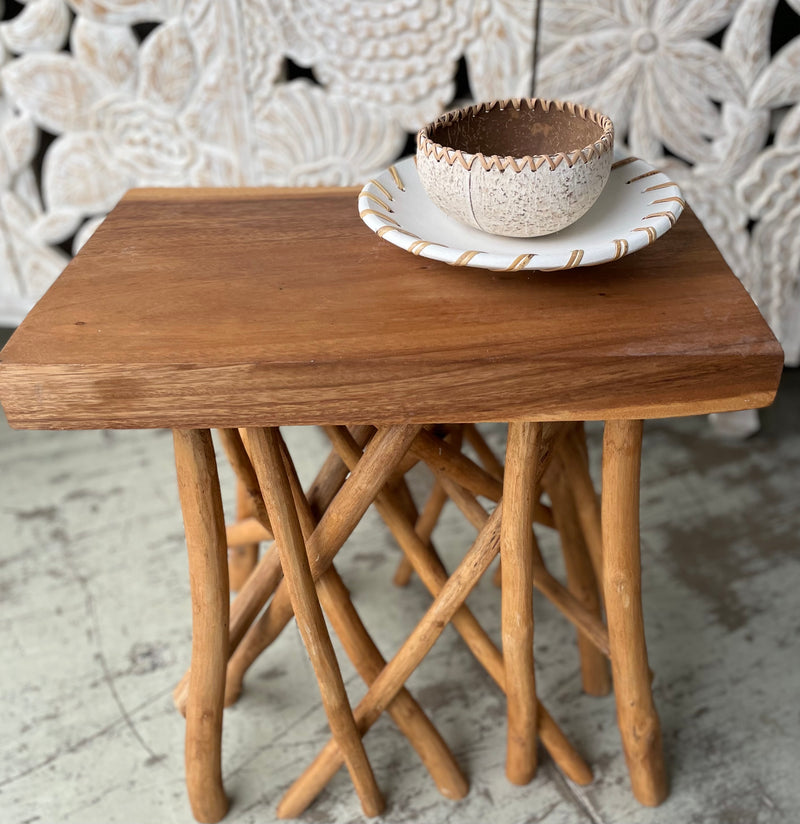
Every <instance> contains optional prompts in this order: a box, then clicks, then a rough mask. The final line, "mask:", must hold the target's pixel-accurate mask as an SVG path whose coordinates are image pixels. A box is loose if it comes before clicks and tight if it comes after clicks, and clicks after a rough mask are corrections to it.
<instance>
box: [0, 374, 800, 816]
mask: <svg viewBox="0 0 800 824" xmlns="http://www.w3.org/2000/svg"><path fill="white" fill-rule="evenodd" d="M799 389H800V381H799V380H798V374H797V373H796V372H795V373H791V374H789V375H787V380H786V381H785V385H784V387H783V388H782V391H781V395H780V402H779V405H778V406H777V407H776V408H774V409H773V410H769V411H768V412H767V413H766V414H765V416H764V421H765V430H764V431H763V432H762V433H761V434H760V435H758V436H757V437H756V438H754V439H751V440H749V441H746V442H744V443H736V442H729V441H724V440H722V439H721V438H720V437H719V436H718V435H716V434H715V433H714V432H713V431H712V430H711V429H710V428H709V426H708V423H707V421H706V420H705V419H688V420H672V421H663V422H653V423H650V424H648V425H647V427H646V429H645V458H644V468H643V494H642V531H643V536H642V538H643V559H644V563H643V566H644V593H645V611H646V620H647V632H648V646H649V651H650V659H651V665H652V667H653V669H654V670H655V672H656V679H655V683H654V689H655V695H656V700H657V704H658V708H659V711H660V713H661V719H662V724H663V729H664V744H665V750H666V757H667V760H668V764H669V772H670V778H671V785H672V792H671V795H670V798H669V800H668V801H667V802H666V803H665V804H664V805H663V806H662V807H661V808H659V809H657V810H647V809H644V808H641V807H639V806H638V805H637V804H636V803H635V802H634V801H633V799H632V798H631V795H630V792H629V790H628V785H627V778H626V772H625V765H624V759H623V757H622V754H621V750H620V743H619V738H618V734H617V731H616V727H615V719H614V704H613V698H612V697H607V698H599V699H598V698H590V697H588V696H585V695H583V694H582V693H581V690H580V684H579V677H578V662H577V657H576V653H575V645H574V633H573V632H572V630H571V629H570V628H569V626H567V625H566V624H565V622H564V621H563V620H562V619H561V618H560V616H559V615H558V614H556V613H555V612H554V610H553V609H551V608H550V607H549V605H548V604H546V603H542V601H541V599H539V600H538V601H537V604H536V618H537V624H536V657H537V677H538V688H539V692H540V696H541V698H542V700H543V701H544V702H545V703H546V705H547V706H548V708H549V709H550V711H551V713H552V714H553V715H554V716H555V717H556V719H557V720H559V721H560V722H561V723H562V725H563V727H564V728H565V730H566V731H567V733H568V734H569V735H570V737H571V738H572V739H573V741H574V742H575V743H576V744H577V745H578V747H579V748H580V749H581V751H582V752H583V753H584V754H585V755H586V756H587V758H588V759H589V760H590V762H591V763H592V764H593V766H594V767H595V771H596V780H595V782H594V784H593V785H592V786H591V787H589V788H585V789H581V788H577V787H575V786H573V785H571V784H570V783H569V782H567V781H566V780H565V779H563V778H562V777H561V776H560V774H559V773H558V772H557V771H556V770H555V769H554V767H553V766H552V764H551V762H550V761H549V760H548V759H547V758H546V757H543V759H542V765H541V769H540V771H539V773H538V775H537V777H536V779H535V780H534V782H533V783H532V784H531V785H530V786H529V787H526V788H518V787H512V786H510V785H509V784H508V783H507V782H506V780H505V778H504V775H503V758H504V704H503V700H502V698H501V696H500V694H499V693H498V690H497V689H496V688H495V687H494V685H493V683H492V682H491V681H490V680H489V678H488V677H487V676H486V675H485V674H484V673H483V671H482V670H481V669H480V668H479V666H478V665H477V664H476V663H475V662H474V660H473V659H472V658H471V656H470V654H469V653H468V652H467V651H466V649H465V647H464V645H463V644H462V643H461V642H460V640H459V639H458V637H457V636H456V635H455V633H454V632H453V631H452V630H451V629H448V630H447V631H446V632H445V634H444V635H443V637H442V638H441V639H440V641H439V643H438V644H437V645H436V646H435V647H434V649H433V651H432V653H431V654H430V655H429V657H428V659H426V662H425V664H424V665H423V667H422V668H421V669H420V670H419V671H418V672H417V673H415V675H414V676H413V678H412V679H411V681H410V687H411V688H412V690H413V692H414V693H415V695H416V696H417V698H418V699H419V701H420V702H421V703H422V704H423V706H424V707H425V708H426V709H427V710H428V711H429V713H430V714H431V715H432V717H433V719H434V721H435V723H436V724H437V725H438V726H439V728H440V729H441V731H442V732H443V734H444V736H445V738H446V739H447V740H448V742H449V743H450V745H451V747H452V749H453V750H454V752H455V753H456V755H457V757H458V758H459V760H460V762H461V763H462V765H463V767H464V768H465V770H466V771H467V773H468V774H469V776H470V778H471V782H472V788H471V791H470V793H469V795H468V796H467V798H466V799H464V800H463V801H461V802H459V803H455V804H454V803H451V802H449V801H447V800H445V799H443V798H442V797H441V796H439V795H438V793H437V792H436V790H435V789H434V787H433V786H432V782H431V781H430V780H429V779H428V777H427V775H426V773H425V772H424V769H423V768H422V766H421V765H420V763H419V762H418V760H417V758H416V756H415V755H414V753H413V751H412V750H411V749H410V747H409V746H408V744H407V743H406V742H405V741H404V740H403V739H402V737H401V736H400V735H399V734H398V733H397V732H396V731H395V729H394V728H393V727H392V725H391V723H390V722H389V721H388V720H386V719H385V718H384V719H382V720H381V721H380V722H379V723H378V724H377V725H376V727H375V728H374V729H373V731H372V732H370V734H369V735H368V736H367V739H366V741H367V748H368V751H369V754H370V756H371V759H372V762H373V764H374V767H375V771H376V774H377V778H378V781H379V783H380V785H381V787H382V788H383V789H384V791H385V793H386V796H387V801H388V809H387V812H386V815H385V820H386V821H387V822H392V824H394V823H395V822H397V823H398V824H399V823H400V822H402V823H403V824H406V823H407V824H411V822H414V823H415V824H428V823H430V824H433V822H445V821H453V822H460V823H462V822H463V824H469V822H486V821H492V822H503V823H504V824H505V823H506V822H507V823H508V824H511V823H513V824H518V822H542V821H546V822H548V824H566V822H572V823H574V822H584V821H586V822H614V824H620V822H636V824H650V822H681V824H699V822H720V824H723V822H724V824H739V822H741V824H772V822H797V821H800V701H798V691H799V690H800V618H799V617H798V616H799V615H800V611H798V594H797V593H798V591H799V590H800V553H798V548H800V511H798V501H800V413H799V412H798V408H799V405H798V399H799V398H800V391H798V390H799ZM598 432H599V429H598V428H597V427H592V433H591V434H592V439H593V446H594V447H595V448H594V456H595V457H596V456H597V455H596V453H597V449H596V446H597V435H598ZM490 433H491V436H492V437H493V438H495V439H498V440H499V439H500V438H502V430H500V429H499V428H492V429H491V430H490ZM287 434H288V440H289V443H290V447H291V449H292V450H293V453H294V454H295V456H296V459H297V460H298V463H299V465H300V470H301V474H302V475H303V476H304V477H305V478H308V477H309V475H310V474H313V472H314V471H315V469H316V466H317V464H318V462H319V460H320V458H321V456H322V455H323V453H324V442H323V439H322V436H321V435H320V434H319V433H318V432H316V431H315V430H308V429H303V430H291V431H289V432H288V433H287ZM223 481H224V482H225V483H226V484H228V490H229V491H230V488H231V487H230V476H229V473H228V472H227V470H226V468H223ZM419 481H420V484H421V485H424V479H423V478H421V477H420V478H419ZM230 497H231V496H230V495H228V499H230ZM472 535H473V533H472V532H471V530H470V529H469V528H468V527H466V526H465V525H464V524H463V523H462V521H461V520H460V518H459V517H458V516H457V514H456V513H455V512H454V511H452V510H451V509H450V508H448V509H447V510H446V511H445V516H444V518H443V521H442V522H441V524H440V527H439V528H438V529H437V532H436V533H435V536H434V537H435V539H436V541H437V543H438V546H439V548H440V550H441V551H442V553H443V555H444V556H445V557H446V559H447V560H448V563H449V564H451V565H452V564H453V563H455V562H456V561H457V559H458V557H459V555H460V553H462V552H463V550H464V548H465V546H466V544H467V543H468V542H469V541H470V540H471V538H472ZM542 539H543V540H542V543H543V545H544V548H545V550H546V555H547V557H548V559H552V561H553V568H554V570H558V569H559V565H558V562H557V554H556V553H555V552H554V549H555V547H554V546H553V543H552V541H550V540H549V539H548V538H547V535H546V531H545V532H543V533H542ZM397 557H398V551H397V549H396V547H395V546H394V545H393V543H392V541H391V540H390V538H389V537H388V536H387V534H386V531H385V530H384V529H383V528H382V526H381V524H380V523H379V522H378V520H377V518H376V517H375V516H374V515H373V514H372V513H370V515H369V517H368V518H367V519H366V520H365V522H364V523H363V524H362V525H361V526H360V527H359V529H358V530H357V532H356V534H355V535H354V536H353V539H352V540H351V542H350V543H349V544H348V545H347V546H346V547H345V549H344V550H343V552H342V554H341V556H340V558H341V563H340V571H341V572H342V574H343V577H344V578H345V580H346V581H347V583H348V585H349V586H350V589H351V591H352V594H353V597H354V599H355V601H356V604H357V606H358V607H359V608H360V609H361V611H362V614H363V616H364V618H365V621H366V623H367V625H368V626H369V627H370V628H371V629H372V630H373V631H374V634H375V636H376V638H377V640H378V642H379V644H380V646H381V647H382V649H383V651H384V653H386V654H388V653H391V652H392V650H394V649H395V648H396V647H397V646H398V645H399V643H400V642H401V641H402V640H403V639H404V637H405V636H406V634H407V633H408V632H409V631H410V629H411V628H412V627H413V625H414V623H415V622H416V620H417V619H418V618H419V616H420V615H421V614H422V612H423V611H424V609H425V608H426V605H427V603H428V598H427V596H426V595H425V593H424V592H423V590H422V588H421V586H420V584H419V583H418V582H417V581H416V580H415V581H414V582H413V584H412V585H411V586H410V587H409V588H407V589H405V590H397V589H394V588H393V587H392V586H391V584H390V579H391V575H392V571H393V569H394V565H395V562H396V560H397ZM470 604H471V606H472V607H473V609H474V610H475V612H476V613H477V615H478V617H479V618H480V620H481V621H482V622H483V623H484V624H485V626H486V627H487V628H488V630H489V631H490V632H491V634H492V635H493V636H494V637H495V638H497V637H498V624H499V608H498V607H499V602H498V591H497V590H496V589H495V588H494V587H492V585H491V583H490V581H488V580H484V581H482V582H481V584H480V585H479V587H478V588H477V590H476V591H475V593H474V594H473V595H472V596H471V597H470ZM189 643H190V609H189V601H188V583H187V575H186V558H185V549H184V544H183V537H182V531H181V519H180V513H179V509H178V502H177V495H176V492H175V486H174V468H173V464H172V456H171V439H170V437H169V434H168V433H165V432H105V433H97V432H85V433H81V432H75V433H47V432H30V433H25V432H19V433H17V432H12V431H11V430H10V429H8V427H7V426H6V425H5V422H4V421H2V422H0V702H2V706H3V712H2V713H0V822H2V824H6V823H7V822H9V823H10V822H19V823H20V824H21V823H22V822H44V823H45V824H50V823H51V822H82V823H84V824H88V823H89V822H98V824H99V823H101V822H102V824H110V822H124V824H131V822H172V821H174V822H190V821H191V820H192V819H191V816H190V812H189V808H188V804H187V802H186V798H185V794H184V789H183V755H182V735H183V722H182V719H181V718H180V716H178V715H177V714H176V713H175V711H174V710H173V709H172V705H171V701H170V695H169V693H170V690H171V688H172V686H173V685H174V683H175V682H176V681H177V679H178V678H179V676H180V675H181V673H182V672H183V670H184V668H185V667H186V665H187V663H188V653H189ZM343 669H344V672H345V678H346V681H347V683H348V689H349V690H350V691H351V697H352V698H353V699H357V698H358V697H359V696H360V695H362V694H363V687H362V685H361V683H360V682H359V681H358V679H357V678H356V677H355V676H354V675H353V672H352V670H351V669H350V668H349V667H348V666H347V665H345V666H344V667H343ZM326 737H327V730H326V724H325V719H324V715H323V713H322V711H321V709H320V708H319V705H318V695H317V692H316V686H315V684H314V681H313V679H312V675H311V671H310V666H309V664H308V662H307V660H306V658H305V655H304V653H303V650H302V648H301V646H300V644H299V640H298V637H297V633H296V630H295V628H294V626H293V625H292V626H290V628H288V629H287V630H286V631H285V632H284V633H283V635H282V636H281V637H280V639H279V640H278V642H277V643H276V644H275V645H274V646H273V647H272V648H270V649H269V650H268V651H267V653H266V654H265V655H264V656H263V657H262V659H261V660H260V661H259V662H257V664H256V666H255V667H254V669H253V670H252V671H251V673H250V675H249V677H248V679H247V681H246V692H245V694H244V695H243V697H242V699H241V701H240V702H239V704H238V705H237V706H235V707H233V708H231V709H230V710H227V711H226V715H225V731H224V774H225V781H226V786H227V788H228V791H229V793H230V795H231V797H232V799H233V806H232V808H231V812H230V813H229V817H228V819H226V820H227V821H229V822H231V824H250V823H251V822H252V823H253V824H255V822H267V821H272V820H273V819H274V809H275V805H276V803H277V801H278V799H279V798H280V795H281V793H282V791H283V789H285V787H286V786H287V785H288V784H289V783H290V781H291V780H292V779H293V777H295V776H296V775H297V774H298V773H299V772H300V771H301V769H302V768H303V767H304V766H305V765H306V764H307V763H308V761H309V760H310V759H311V758H312V757H313V755H314V754H315V753H316V751H317V749H318V748H319V746H320V745H321V744H322V743H323V742H324V741H325V740H326ZM360 819H361V816H360V811H359V807H358V805H357V802H356V800H355V798H354V794H353V792H352V790H351V787H350V785H349V782H348V780H347V777H346V774H345V773H344V772H343V771H340V773H339V774H338V775H337V777H336V778H335V780H334V781H333V782H332V784H331V785H330V787H329V788H328V790H326V791H325V793H324V794H323V795H322V796H321V797H320V799H319V800H318V801H317V802H316V804H315V805H314V806H313V807H311V808H310V810H309V811H308V813H307V814H306V817H305V820H306V821H315V822H351V821H357V820H360Z"/></svg>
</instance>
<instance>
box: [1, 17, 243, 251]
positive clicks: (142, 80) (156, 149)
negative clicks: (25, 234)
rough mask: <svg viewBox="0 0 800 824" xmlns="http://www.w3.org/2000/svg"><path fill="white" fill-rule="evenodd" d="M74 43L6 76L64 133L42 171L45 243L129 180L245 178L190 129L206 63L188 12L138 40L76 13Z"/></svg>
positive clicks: (42, 120)
mask: <svg viewBox="0 0 800 824" xmlns="http://www.w3.org/2000/svg"><path fill="white" fill-rule="evenodd" d="M95 5H98V4H95ZM70 46H71V52H72V53H71V54H66V53H63V52H61V53H56V54H53V53H46V52H45V53H29V54H26V55H24V56H22V57H20V58H19V59H17V60H15V61H14V62H13V63H10V64H8V65H7V66H6V67H5V68H4V70H3V75H2V78H3V88H4V92H5V94H6V95H7V96H8V97H9V99H10V100H11V101H13V104H14V106H15V108H16V109H17V110H18V111H20V112H22V113H24V114H26V115H28V116H30V117H31V118H32V119H33V121H34V122H36V123H37V125H39V126H40V127H41V128H43V129H45V130H46V131H49V132H51V133H54V134H57V135H59V137H58V138H57V139H56V140H55V141H54V142H53V144H52V145H51V146H50V147H49V149H48V151H47V153H46V155H45V158H44V164H43V172H42V190H43V195H44V201H45V206H46V207H47V212H48V219H49V223H48V225H47V226H46V227H43V231H44V239H45V240H46V241H47V242H50V243H58V242H60V241H62V240H63V239H65V238H67V237H69V236H70V235H71V234H72V233H73V232H74V231H75V229H76V227H77V226H78V224H79V222H80V221H81V219H82V218H83V217H84V216H87V215H97V214H100V213H104V212H106V211H108V210H109V209H110V208H111V207H112V206H113V205H114V204H115V203H116V201H117V200H118V199H119V198H120V196H121V195H122V194H123V193H124V192H125V191H126V190H127V189H128V188H130V187H132V186H143V185H144V186H148V185H149V186H168V185H187V184H203V183H205V184H209V185H213V184H215V183H216V184H218V185H219V184H223V183H236V182H239V181H238V178H237V175H236V172H235V171H234V163H233V160H232V159H230V158H228V156H227V155H226V154H225V153H224V152H221V151H220V150H219V149H215V148H213V147H211V146H209V145H206V144H204V143H202V142H201V141H200V140H198V139H197V134H196V133H195V132H194V131H193V129H192V125H193V124H195V123H196V122H197V114H196V111H195V109H196V108H197V106H196V103H197V101H196V100H194V97H195V96H196V95H195V92H196V90H197V87H198V73H199V70H198V66H197V64H196V60H195V46H194V44H193V42H192V39H191V36H190V33H189V29H188V27H187V25H186V24H185V22H184V21H183V20H182V19H180V18H173V19H171V20H169V21H168V22H166V23H164V24H163V25H161V26H159V27H158V28H157V29H156V30H154V31H153V32H152V33H151V34H150V35H149V36H148V37H147V38H146V39H145V41H144V42H143V43H142V44H141V46H140V45H139V43H138V42H137V39H136V37H135V36H134V34H133V32H132V31H131V29H130V28H129V27H128V26H126V25H118V24H110V23H98V22H95V21H93V20H91V19H89V18H88V17H78V18H77V20H76V22H75V25H74V26H73V28H72V32H71V40H70Z"/></svg>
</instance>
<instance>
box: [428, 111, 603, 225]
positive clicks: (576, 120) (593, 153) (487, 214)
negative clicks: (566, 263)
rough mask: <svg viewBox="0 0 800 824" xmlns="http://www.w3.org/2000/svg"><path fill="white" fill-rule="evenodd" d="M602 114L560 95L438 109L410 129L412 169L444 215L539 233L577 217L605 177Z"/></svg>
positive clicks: (471, 221) (469, 223)
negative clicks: (414, 132) (413, 142)
mask: <svg viewBox="0 0 800 824" xmlns="http://www.w3.org/2000/svg"><path fill="white" fill-rule="evenodd" d="M613 153H614V125H613V124H612V122H611V119H610V118H609V117H606V116H605V115H603V114H599V113H597V112H594V111H592V110H590V109H587V108H585V107H584V106H581V105H579V104H576V103H565V102H562V101H559V100H542V99H541V98H538V97H535V98H530V99H513V100H495V101H492V102H491V103H479V104H477V105H474V106H469V107H467V108H464V109H459V110H457V111H454V112H448V113H447V114H444V115H442V116H441V117H440V118H439V119H438V120H435V121H433V123H429V124H428V125H427V126H425V127H424V128H423V129H421V130H420V132H419V134H418V135H417V158H416V159H417V171H418V173H419V177H420V181H421V182H422V185H423V187H424V188H425V191H426V192H427V193H428V196H429V197H430V198H431V200H432V201H433V202H434V203H435V204H436V205H437V206H438V207H439V208H440V209H441V210H442V211H443V212H445V214H447V215H449V216H450V217H454V218H456V219H457V220H460V221H461V222H462V223H466V224H467V225H468V226H473V227H474V228H476V229H482V230H483V231H484V232H489V233H491V234H495V235H506V236H508V237H538V236H540V235H547V234H550V233H552V232H557V231H558V230H559V229H563V228H564V227H565V226H569V225H570V224H571V223H574V222H575V221H576V220H577V219H578V218H579V217H581V216H582V215H584V214H585V213H586V212H587V211H588V210H589V209H590V208H591V207H592V204H593V203H594V202H595V201H596V200H597V198H598V197H599V196H600V193H601V192H602V191H603V187H604V186H605V185H606V183H607V181H608V176H609V173H610V171H611V161H612V157H613Z"/></svg>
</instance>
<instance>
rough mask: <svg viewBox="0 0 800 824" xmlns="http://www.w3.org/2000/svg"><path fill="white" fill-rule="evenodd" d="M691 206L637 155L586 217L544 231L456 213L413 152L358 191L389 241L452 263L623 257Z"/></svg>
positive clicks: (483, 265) (566, 263)
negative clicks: (469, 221) (475, 223)
mask: <svg viewBox="0 0 800 824" xmlns="http://www.w3.org/2000/svg"><path fill="white" fill-rule="evenodd" d="M685 205H686V204H685V203H684V200H683V197H682V196H681V191H680V189H679V188H678V185H677V184H676V183H674V182H673V181H671V180H670V179H669V177H668V176H667V175H666V174H665V173H664V172H661V171H659V170H658V169H655V168H654V167H653V166H651V165H650V164H649V163H646V162H645V161H644V160H639V159H638V158H635V157H626V158H623V159H621V160H618V161H616V162H615V163H614V164H613V165H612V167H611V175H610V177H609V180H608V183H607V184H606V186H605V188H604V189H603V193H602V194H601V195H600V197H599V198H598V200H597V202H596V203H595V204H594V206H592V208H591V209H590V210H589V211H588V212H587V213H586V214H585V215H584V216H583V217H582V218H580V220H578V221H576V222H575V223H573V224H572V225H570V226H568V227H567V228H565V229H562V230H561V231H560V232H555V233H553V234H551V235H546V236H544V237H536V238H514V237H502V236H500V235H490V234H487V233H486V232H482V231H480V230H479V229H473V228H470V227H469V226H465V225H464V224H462V223H460V222H459V221H457V220H455V219H453V218H450V217H448V216H447V215H445V214H444V212H442V211H441V210H440V209H439V208H438V207H437V206H435V205H434V203H433V202H432V201H431V200H430V198H429V197H428V195H427V194H426V193H425V190H424V189H423V188H422V184H421V183H420V180H419V176H418V175H417V170H416V168H415V165H414V158H413V157H408V158H405V159H403V160H401V161H400V162H399V163H397V164H396V165H394V166H390V167H389V168H388V169H386V170H385V171H383V172H381V173H380V174H379V175H377V176H376V177H374V178H373V179H372V180H370V181H369V182H368V183H367V184H366V186H364V188H363V189H362V191H361V193H360V194H359V196H358V210H359V214H360V215H361V219H362V220H363V221H364V223H366V225H367V226H368V227H369V228H370V229H372V231H373V232H375V233H376V234H377V235H378V236H379V237H381V238H383V239H384V240H386V241H388V242H389V243H392V244H393V245H395V246H399V247H400V248H401V249H404V250H405V251H407V252H411V253H412V254H414V255H420V256H421V257H425V258H430V259H431V260H438V261H441V262H443V263H448V264H450V265H451V266H473V267H477V268H480V269H497V270H506V271H517V270H520V271H521V270H554V269H573V268H575V267H577V266H596V265H597V264H600V263H608V262H609V261H612V260H619V258H621V257H624V256H625V255H629V254H632V253H633V252H636V251H638V250H639V249H643V248H644V247H645V246H648V245H650V244H651V243H654V242H655V241H656V240H657V239H658V238H659V237H661V235H663V234H665V233H666V232H668V231H669V230H670V229H671V228H672V227H673V226H674V225H675V223H676V221H677V220H678V218H679V217H680V215H681V213H682V212H683V208H684V206H685Z"/></svg>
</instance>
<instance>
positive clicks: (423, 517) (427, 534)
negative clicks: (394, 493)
mask: <svg viewBox="0 0 800 824" xmlns="http://www.w3.org/2000/svg"><path fill="white" fill-rule="evenodd" d="M463 439H464V427H463V426H460V425H457V426H455V427H454V428H453V429H452V430H451V432H450V433H449V434H448V436H447V438H446V440H447V442H449V443H450V444H451V445H452V446H453V447H455V448H456V449H460V448H461V444H462V442H463ZM398 486H399V489H398V492H399V493H400V494H401V496H404V497H406V498H409V497H410V494H411V493H410V492H408V485H407V484H406V481H405V479H404V478H401V479H400V482H399V484H398ZM445 503H447V494H446V493H445V491H444V490H443V489H442V486H441V484H440V483H439V482H438V481H434V483H433V489H432V490H431V492H430V495H429V496H428V500H427V501H426V502H425V506H424V507H423V509H422V513H417V511H416V507H414V506H413V498H412V499H411V504H412V507H410V508H409V514H413V521H414V522H415V523H416V530H417V535H419V536H420V538H421V539H422V540H423V541H425V542H426V543H428V544H430V540H431V535H432V534H433V530H434V528H435V527H436V524H437V522H438V520H439V516H440V515H441V514H442V509H443V508H444V505H445ZM430 545H431V548H433V545H432V544H430ZM413 571H414V569H413V567H412V566H411V562H410V561H409V560H408V558H406V556H405V555H403V556H402V557H401V558H400V561H399V563H398V565H397V569H396V570H395V573H394V577H393V579H392V581H393V583H394V585H395V586H398V587H404V586H406V585H407V584H408V582H409V581H410V580H411V574H412V573H413Z"/></svg>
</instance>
